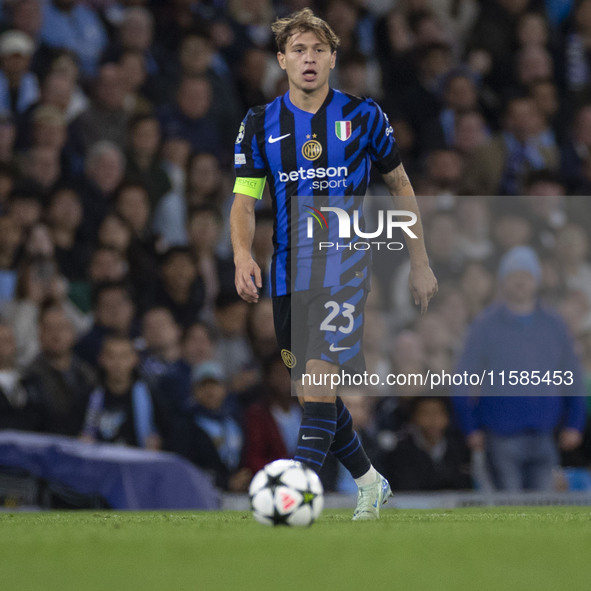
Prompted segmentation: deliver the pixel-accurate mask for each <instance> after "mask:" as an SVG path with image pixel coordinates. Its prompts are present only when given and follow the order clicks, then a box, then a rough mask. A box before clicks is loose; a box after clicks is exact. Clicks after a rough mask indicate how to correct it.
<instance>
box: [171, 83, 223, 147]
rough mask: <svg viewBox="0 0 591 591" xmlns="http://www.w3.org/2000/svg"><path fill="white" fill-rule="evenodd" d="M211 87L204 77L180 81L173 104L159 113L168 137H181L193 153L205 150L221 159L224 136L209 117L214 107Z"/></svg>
mask: <svg viewBox="0 0 591 591" xmlns="http://www.w3.org/2000/svg"><path fill="white" fill-rule="evenodd" d="M212 100H213V96H212V91H211V84H210V83H209V81H208V80H207V78H204V77H198V78H196V77H184V78H182V79H181V81H180V83H179V87H178V91H177V93H176V100H175V102H174V103H170V104H167V105H164V106H163V107H162V108H161V110H160V122H161V125H162V131H163V133H164V136H165V137H170V136H173V137H180V138H183V139H185V140H187V141H188V142H189V144H190V145H191V150H192V151H193V152H200V151H203V150H204V149H205V148H207V150H209V151H210V152H212V153H213V154H215V155H216V156H218V157H219V156H220V154H221V137H220V133H219V131H218V129H217V127H216V125H215V122H214V120H213V119H212V118H211V116H210V115H209V113H210V109H211V105H212Z"/></svg>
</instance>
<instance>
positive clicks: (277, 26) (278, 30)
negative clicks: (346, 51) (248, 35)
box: [271, 8, 341, 53]
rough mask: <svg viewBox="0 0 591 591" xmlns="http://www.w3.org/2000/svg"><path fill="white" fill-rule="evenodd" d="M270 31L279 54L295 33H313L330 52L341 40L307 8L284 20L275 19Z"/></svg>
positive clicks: (324, 22)
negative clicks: (327, 46)
mask: <svg viewBox="0 0 591 591" xmlns="http://www.w3.org/2000/svg"><path fill="white" fill-rule="evenodd" d="M271 30H272V31H273V34H274V35H275V42H276V43H277V48H278V49H279V51H280V52H281V53H285V46H286V45H287V40H288V39H289V38H290V37H291V36H292V35H293V34H295V33H307V32H312V33H315V34H316V36H317V37H318V38H319V39H321V40H322V41H326V43H328V44H329V45H330V50H331V52H333V51H336V50H337V47H338V46H339V45H340V44H341V40H340V39H339V37H338V36H337V34H336V33H335V32H334V31H333V30H332V29H331V27H330V25H329V24H328V23H327V22H326V21H323V20H322V19H321V18H318V17H317V16H315V15H314V13H313V12H312V11H311V10H310V9H309V8H303V9H302V10H300V11H298V12H294V13H292V14H290V15H289V16H286V17H285V18H279V19H277V20H276V21H275V22H274V23H273V24H272V25H271Z"/></svg>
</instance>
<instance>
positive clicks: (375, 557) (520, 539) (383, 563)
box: [0, 507, 591, 591]
mask: <svg viewBox="0 0 591 591" xmlns="http://www.w3.org/2000/svg"><path fill="white" fill-rule="evenodd" d="M350 519H351V511H340V510H339V511H325V512H324V514H323V515H322V518H321V519H320V520H319V521H318V522H317V523H315V524H314V525H313V526H312V527H311V528H307V529H288V528H275V529H273V528H266V527H264V526H262V525H259V524H258V523H256V522H255V521H254V520H253V519H252V517H251V516H250V514H249V513H244V512H232V511H228V512H217V513H202V512H193V513H190V512H178V513H177V512H146V513H127V512H107V511H105V512H55V513H51V512H50V513H0V588H1V589H2V591H29V590H31V591H36V590H43V591H54V590H55V591H70V590H71V591H94V590H97V591H98V590H100V591H127V590H130V591H131V590H133V591H135V590H138V591H152V590H159V591H169V590H171V591H184V590H198V591H201V590H209V589H213V590H216V591H217V590H220V591H225V590H228V591H231V590H246V591H250V590H253V591H254V590H257V591H266V590H271V589H272V590H278V591H284V590H285V591H290V590H297V591H317V590H322V591H332V590H335V591H340V590H349V589H351V590H366V589H367V590H369V589H371V590H382V589H384V590H400V591H415V590H416V591H430V590H438V591H448V590H449V591H489V590H490V591H493V590H494V591H514V590H515V591H522V590H523V591H546V590H548V591H579V590H581V591H583V590H585V591H588V590H589V589H591V552H590V550H591V508H582V507H581V508H578V507H544V508H535V509H532V508H514V507H513V508H490V509H481V508H479V509H454V510H447V511H446V510H441V511H431V510H427V511H426V510H413V511H410V510H404V511H403V510H392V509H389V510H384V511H382V519H381V520H380V521H379V522H369V523H368V522H364V523H358V522H351V521H350Z"/></svg>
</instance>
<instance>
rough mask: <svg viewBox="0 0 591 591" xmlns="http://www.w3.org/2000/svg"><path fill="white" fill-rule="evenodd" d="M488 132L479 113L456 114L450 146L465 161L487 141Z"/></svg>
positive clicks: (473, 111) (484, 121)
mask: <svg viewBox="0 0 591 591" xmlns="http://www.w3.org/2000/svg"><path fill="white" fill-rule="evenodd" d="M488 137H489V130H488V127H487V125H486V120H485V118H484V115H482V113H481V112H480V111H476V110H468V111H464V112H462V113H458V114H457V116H456V117H455V124H454V143H453V145H452V147H453V148H455V149H456V150H457V151H458V152H459V153H460V154H461V155H462V156H464V158H465V159H468V156H471V155H472V154H474V152H475V151H476V150H477V149H478V148H480V147H481V146H482V145H483V144H484V143H485V142H486V140H487V139H488Z"/></svg>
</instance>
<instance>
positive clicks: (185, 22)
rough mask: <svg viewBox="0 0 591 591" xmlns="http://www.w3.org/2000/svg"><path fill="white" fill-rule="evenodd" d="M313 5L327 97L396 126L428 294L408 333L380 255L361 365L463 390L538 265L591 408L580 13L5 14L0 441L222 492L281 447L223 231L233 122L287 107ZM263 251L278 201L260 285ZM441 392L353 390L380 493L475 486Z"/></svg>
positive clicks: (274, 373) (554, 3) (396, 4)
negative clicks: (168, 474)
mask: <svg viewBox="0 0 591 591" xmlns="http://www.w3.org/2000/svg"><path fill="white" fill-rule="evenodd" d="M304 6H312V7H313V8H315V9H316V11H317V13H318V14H319V15H322V16H323V17H324V18H326V19H327V21H328V22H329V23H330V24H331V26H333V27H334V29H335V31H336V32H337V34H338V35H339V36H340V38H341V48H340V50H339V56H338V60H337V68H336V70H335V72H334V80H333V85H334V86H335V87H337V88H340V89H342V90H344V91H346V92H350V93H352V94H355V95H359V96H365V95H368V96H372V97H374V98H375V99H376V100H377V101H378V102H379V103H380V104H381V105H382V107H383V108H384V110H385V112H386V113H387V114H388V115H389V118H390V121H391V123H392V125H393V127H394V130H395V136H396V139H397V142H398V145H399V147H400V150H401V155H402V160H403V163H404V165H405V168H406V170H407V171H408V173H409V176H410V178H411V181H412V182H413V185H414V187H415V191H416V193H417V194H418V195H419V196H420V197H419V199H418V200H419V205H420V208H421V211H422V215H423V221H424V225H425V236H426V241H427V249H428V252H429V254H430V257H431V264H432V267H433V269H434V272H435V274H436V276H437V278H438V280H439V284H440V290H439V293H438V295H437V296H436V298H435V299H433V301H432V304H431V308H430V312H429V313H428V314H427V315H425V316H423V317H419V316H418V315H417V310H416V308H415V307H414V305H413V303H412V301H411V298H410V294H409V292H408V287H407V276H408V261H407V260H406V258H405V253H404V251H402V253H400V254H396V253H393V252H391V251H388V252H383V251H382V252H377V253H376V256H375V272H374V283H373V287H372V292H371V296H370V300H369V303H368V306H369V310H370V311H371V312H372V313H371V314H368V320H367V328H366V358H367V364H368V370H369V371H372V372H375V373H378V374H380V375H386V374H387V373H389V372H395V373H405V372H406V373H409V372H424V371H426V370H433V371H438V370H439V371H441V370H446V371H453V370H454V368H455V367H456V366H457V363H458V360H459V358H460V356H461V353H462V349H463V345H464V343H465V339H466V335H467V333H468V331H469V327H470V325H471V323H472V321H473V320H474V319H475V318H477V317H478V315H479V313H480V312H481V311H482V310H483V309H484V308H485V307H486V306H488V305H489V304H491V303H492V302H493V300H494V298H495V295H496V289H497V287H496V286H497V269H498V264H499V261H500V260H501V257H502V256H503V255H504V254H505V253H506V252H508V251H509V250H510V249H511V248H513V247H515V246H520V245H529V246H532V247H533V248H534V249H535V251H536V252H537V255H538V256H539V257H540V261H541V263H540V264H541V268H542V275H541V281H540V285H539V292H540V296H541V297H542V298H543V299H544V301H546V302H547V303H548V304H549V305H550V306H551V307H553V308H554V309H555V310H557V311H558V312H559V314H560V315H561V317H562V318H563V319H564V322H566V324H567V325H568V328H569V330H570V334H571V337H572V339H573V343H574V344H575V346H576V351H577V354H578V356H579V358H580V359H581V363H582V366H583V369H584V371H585V372H586V375H587V380H586V383H587V388H588V389H589V392H588V393H589V394H591V263H590V262H589V240H590V239H591V235H590V230H589V229H590V228H591V207H589V205H588V203H587V200H588V199H589V197H587V195H589V194H591V190H590V189H591V59H590V51H591V50H590V47H591V0H580V1H575V0H482V1H477V0H398V1H395V0H392V1H388V0H327V1H321V0H319V1H318V2H302V1H301V0H284V1H283V2H272V1H271V0H209V1H208V0H203V1H194V0H169V1H164V0H151V1H150V0H122V1H116V0H87V1H81V0H12V1H11V0H4V2H1V3H0V30H1V31H2V32H1V33H0V428H4V429H6V428H13V429H27V430H33V431H43V432H49V433H57V434H65V435H72V436H79V437H81V438H82V439H84V440H86V441H91V442H92V441H113V442H122V443H126V444H129V445H137V446H143V447H147V448H150V449H167V450H172V451H176V452H178V453H181V454H183V455H184V456H186V457H187V458H189V459H190V460H191V461H193V462H194V463H195V464H197V465H198V466H201V467H203V468H204V469H206V470H208V471H210V472H211V473H212V474H213V475H214V476H215V479H216V482H217V484H218V485H219V486H221V487H222V488H225V489H228V490H235V491H239V490H244V489H245V487H246V486H247V484H248V482H249V480H250V477H251V475H252V473H253V471H256V470H257V469H259V468H260V467H262V465H264V464H265V463H267V462H268V461H270V460H272V459H275V458H277V457H286V456H288V455H290V454H291V453H292V452H293V447H294V445H295V441H296V435H297V430H298V427H299V422H300V410H299V407H298V405H297V403H295V401H294V398H293V397H292V396H291V389H290V382H289V376H288V374H287V372H286V370H285V367H284V365H283V362H282V360H281V357H280V355H279V354H278V352H277V351H276V342H275V337H274V331H273V322H272V306H271V301H270V299H268V298H263V299H262V301H261V302H260V303H258V304H257V305H256V306H249V305H247V304H246V303H244V302H242V301H241V300H240V299H239V298H238V296H237V294H236V292H235V288H234V271H233V262H232V253H231V245H230V242H229V223H228V217H229V208H230V206H231V202H232V194H231V188H232V182H233V171H232V154H233V146H234V139H235V136H236V133H237V130H238V127H239V124H240V121H241V119H242V118H243V117H244V115H245V113H246V112H247V110H248V109H249V108H251V107H253V106H255V105H258V104H262V103H265V102H268V101H270V100H272V99H273V98H274V97H276V96H278V95H279V94H283V93H284V92H285V91H286V90H287V87H286V80H285V78H284V75H283V73H282V71H281V70H280V69H279V68H278V66H277V63H276V58H275V51H276V50H275V48H274V46H273V39H272V36H271V28H270V24H271V22H272V21H273V20H274V19H275V18H276V17H277V16H282V15H285V14H288V13H289V12H292V11H293V10H297V9H299V8H302V7H304ZM385 194H386V191H385V188H384V187H382V186H381V184H380V179H379V178H376V179H374V180H373V182H372V184H371V187H370V196H369V197H368V199H367V201H368V216H369V217H370V219H371V216H372V214H373V213H375V212H377V210H378V209H379V208H387V207H388V203H389V201H388V198H386V197H384V195H385ZM476 196H478V197H476ZM491 196H494V197H491ZM272 232H273V213H272V209H271V204H270V202H269V199H268V196H266V197H265V198H264V199H263V200H262V202H261V204H260V207H259V208H258V210H257V229H256V235H255V241H254V245H253V251H254V255H255V258H256V260H257V261H258V262H259V264H260V266H261V268H262V269H263V271H265V272H266V271H268V269H269V263H270V257H271V253H272V244H271V236H272ZM367 394H371V395H372V396H368V395H367ZM425 394H430V396H429V397H424V396H423V397H420V398H417V396H419V395H425ZM431 394H432V395H431ZM435 394H437V396H436V395H435ZM450 394H453V392H451V391H447V390H446V391H443V390H442V391H440V392H437V393H432V392H426V391H421V390H420V388H419V387H417V386H414V385H405V386H397V387H396V388H391V387H390V388H385V387H378V388H377V389H376V390H375V391H370V392H368V391H367V390H364V391H359V389H355V388H352V389H350V390H349V391H346V392H344V393H343V395H344V396H346V400H347V404H348V406H349V408H350V409H351V412H352V414H353V416H354V420H355V422H356V426H357V429H358V430H359V431H360V432H361V434H362V438H363V440H364V445H365V447H366V449H367V450H368V452H369V454H370V456H371V457H372V458H373V459H374V460H375V462H376V463H377V464H379V465H380V466H383V468H382V469H383V470H384V473H388V474H393V475H394V476H392V479H395V478H396V476H395V475H396V474H398V475H400V474H404V473H405V467H408V466H409V465H410V464H412V465H413V466H420V467H421V469H422V470H423V472H422V475H423V476H425V478H424V479H423V480H421V479H419V480H417V477H416V474H415V475H413V474H409V475H408V477H407V478H406V477H404V478H403V477H402V476H401V477H400V481H399V482H396V483H394V484H395V485H396V486H397V488H399V489H404V488H406V489H409V488H410V489H412V488H418V489H438V488H439V489H440V488H470V487H471V486H473V485H474V482H475V479H474V475H473V474H471V472H470V449H469V447H468V446H467V444H466V440H465V437H464V435H465V433H464V434H462V433H461V432H460V431H459V429H457V428H456V427H454V425H455V424H457V421H456V420H455V417H454V414H453V409H452V406H451V405H450V404H449V398H447V397H448V396H449V395H450ZM419 432H420V433H421V434H422V435H420V436H418V435H417V433H419ZM413 433H414V434H415V439H414V442H415V443H416V442H417V441H419V440H420V442H421V444H420V445H418V444H417V445H414V446H413V445H410V444H409V441H410V440H411V438H412V434H413ZM427 434H429V436H428V437H427ZM429 441H430V442H431V443H429ZM442 442H443V443H442ZM409 445H410V447H409ZM567 447H569V446H567ZM570 447H572V446H570ZM590 447H591V444H590V442H589V441H588V438H586V439H584V440H583V442H582V444H581V445H579V446H578V447H577V448H576V449H568V450H567V452H568V453H566V452H565V453H563V457H562V461H563V462H564V463H565V464H569V465H576V466H587V465H588V464H590V463H591V451H590V449H589V448H590ZM563 451H564V450H563ZM405 454H406V455H405ZM413 454H414V455H413ZM448 464H449V465H448ZM324 476H325V482H326V483H327V486H328V487H329V488H331V489H335V490H342V491H347V490H352V484H353V483H352V481H350V480H348V479H347V477H346V475H344V474H342V473H341V472H340V470H339V469H338V467H337V466H336V464H335V465H328V466H327V468H326V474H325V475H324ZM562 486H566V485H565V484H564V483H562Z"/></svg>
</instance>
